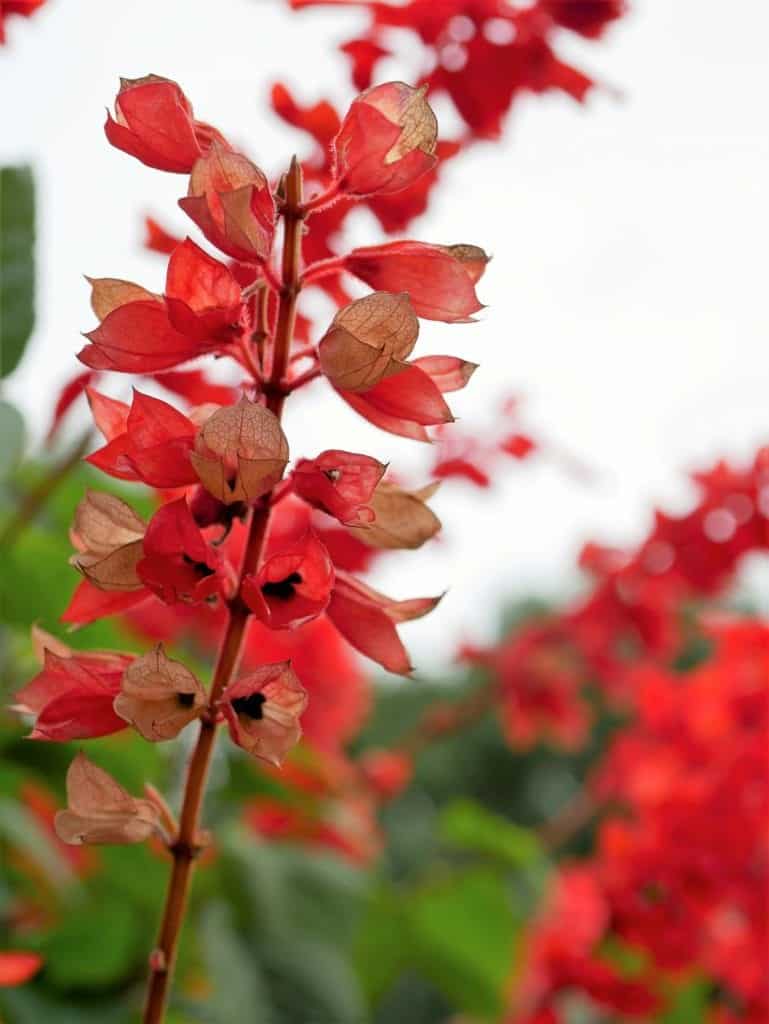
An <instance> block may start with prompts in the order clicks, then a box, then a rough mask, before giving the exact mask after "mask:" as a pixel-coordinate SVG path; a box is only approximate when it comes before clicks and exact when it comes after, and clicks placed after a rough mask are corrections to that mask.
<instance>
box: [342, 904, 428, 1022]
mask: <svg viewBox="0 0 769 1024" xmlns="http://www.w3.org/2000/svg"><path fill="white" fill-rule="evenodd" d="M413 956H414V951H413V948H412V944H411V942H410V933H409V930H408V922H407V919H406V914H405V910H404V908H403V907H402V906H401V901H400V899H399V897H398V894H397V892H396V891H395V889H394V888H393V887H391V886H381V887H379V888H378V889H376V890H375V891H374V892H373V893H372V894H371V898H370V899H369V902H368V906H367V908H366V913H365V916H364V918H363V920H362V923H361V928H360V931H359V933H358V937H357V942H356V945H355V950H354V963H355V966H356V969H357V972H358V977H359V978H360V980H361V984H362V986H363V991H364V993H365V995H366V998H367V999H368V1001H369V1002H370V1003H371V1004H372V1005H375V1004H376V1003H378V1002H379V1000H380V999H381V997H382V996H383V995H384V994H385V992H387V990H388V989H389V988H390V987H391V986H392V984H393V982H394V981H395V980H396V978H397V977H398V975H399V973H400V972H401V970H402V969H403V968H404V967H406V966H407V965H408V964H409V962H410V961H411V960H413Z"/></svg>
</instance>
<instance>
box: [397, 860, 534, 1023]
mask: <svg viewBox="0 0 769 1024" xmlns="http://www.w3.org/2000/svg"><path fill="white" fill-rule="evenodd" d="M408 917H409V923H410V929H411V935H412V939H413V942H414V947H415V951H416V961H417V964H418V966H419V968H420V970H421V972H422V973H423V974H424V975H425V976H426V977H428V978H430V979H431V980H432V981H433V983H434V984H435V985H436V986H437V987H438V988H439V989H440V990H441V991H442V992H443V993H444V994H445V995H446V996H447V997H448V998H449V999H450V1000H451V1001H452V1002H453V1003H454V1004H455V1005H456V1006H457V1008H458V1009H460V1010H463V1011H465V1012H467V1013H475V1014H479V1015H481V1016H482V1017H486V1018H493V1017H495V1016H496V1015H497V1014H499V1013H500V1012H501V1011H502V1009H503V995H504V991H505V985H506V982H507V980H508V978H509V976H510V974H511V970H512V965H513V961H514V954H515V952H516V943H517V939H518V935H519V932H520V922H519V920H518V919H517V917H516V915H515V914H514V913H513V908H512V903H511V899H510V895H509V892H508V888H507V885H506V883H505V880H504V878H503V877H502V876H501V875H499V874H498V873H496V872H494V871H492V870H490V869H485V868H479V869H474V870H472V871H469V872H466V873H464V874H462V875H452V876H450V877H447V878H446V879H445V880H442V881H440V882H437V883H436V882H431V883H430V884H428V885H427V886H425V887H424V888H423V889H422V890H421V891H418V892H416V893H415V894H414V895H413V896H412V898H411V900H410V901H409V915H408Z"/></svg>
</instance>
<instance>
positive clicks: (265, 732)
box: [221, 661, 307, 765]
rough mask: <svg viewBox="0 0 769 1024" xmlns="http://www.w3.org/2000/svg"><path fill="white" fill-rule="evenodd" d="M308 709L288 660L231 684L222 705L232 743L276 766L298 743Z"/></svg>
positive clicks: (302, 690) (224, 694) (301, 688)
mask: <svg viewBox="0 0 769 1024" xmlns="http://www.w3.org/2000/svg"><path fill="white" fill-rule="evenodd" d="M306 706H307V694H306V692H305V690H304V688H303V687H302V685H301V683H300V682H299V680H298V679H297V678H296V676H295V675H294V673H293V671H292V669H291V665H290V664H289V662H287V661H286V662H279V663H278V664H276V665H262V666H261V667H260V668H258V669H256V670H255V671H254V672H252V673H250V674H249V675H247V676H244V677H243V678H242V679H238V680H237V682H234V683H230V685H229V686H228V687H227V689H226V690H225V691H224V693H223V695H222V702H221V710H222V713H223V715H224V717H225V720H226V722H227V725H228V727H229V730H230V736H231V738H232V742H233V743H236V744H237V745H238V746H239V747H243V749H244V750H246V751H248V753H249V754H253V755H254V756H255V757H259V758H262V759H263V760H265V761H269V762H270V763H271V764H275V765H279V764H280V763H281V761H282V760H283V758H284V757H285V756H286V754H287V753H288V751H289V750H290V749H291V748H292V747H293V746H295V745H296V744H297V743H298V742H299V737H300V736H301V735H302V729H301V725H300V721H299V720H300V718H301V716H302V713H303V711H304V709H305V707H306Z"/></svg>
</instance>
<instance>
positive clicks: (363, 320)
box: [318, 292, 419, 392]
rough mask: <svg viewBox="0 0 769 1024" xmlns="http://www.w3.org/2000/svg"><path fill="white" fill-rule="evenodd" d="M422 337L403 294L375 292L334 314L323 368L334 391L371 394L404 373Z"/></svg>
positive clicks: (323, 345) (321, 347) (324, 343)
mask: <svg viewBox="0 0 769 1024" xmlns="http://www.w3.org/2000/svg"><path fill="white" fill-rule="evenodd" d="M418 335H419V321H418V320H417V317H416V314H415V313H414V310H413V309H412V307H411V303H410V302H409V298H408V295H407V294H406V293H405V292H402V293H400V294H397V295H396V294H393V293H392V292H373V293H372V294H371V295H367V296H366V297H365V298H363V299H358V300H357V301H355V302H351V303H350V305H349V306H345V307H344V309H340V310H339V312H338V313H337V314H336V316H335V317H334V319H333V321H332V323H331V326H330V327H329V329H328V330H327V331H326V333H325V334H324V335H323V337H322V338H321V341H320V344H319V346H318V353H319V356H320V365H321V369H322V370H323V373H324V374H325V376H326V377H327V378H328V379H329V380H330V381H331V383H332V384H333V385H334V387H336V388H342V389H344V390H345V391H352V392H360V391H368V390H369V389H370V388H373V387H374V386H375V385H376V384H378V383H379V381H381V380H384V378H385V377H390V376H392V375H393V374H396V373H399V372H400V371H401V370H402V369H403V367H404V362H403V361H404V360H405V359H406V358H407V356H409V355H410V354H411V352H412V350H413V348H414V345H415V344H416V341H417V337H418Z"/></svg>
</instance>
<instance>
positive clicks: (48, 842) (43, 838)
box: [0, 798, 72, 886]
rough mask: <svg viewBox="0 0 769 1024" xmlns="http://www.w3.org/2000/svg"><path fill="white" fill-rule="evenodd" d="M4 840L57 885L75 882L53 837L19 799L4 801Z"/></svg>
mask: <svg viewBox="0 0 769 1024" xmlns="http://www.w3.org/2000/svg"><path fill="white" fill-rule="evenodd" d="M0 840H3V841H5V842H7V843H8V844H9V845H10V846H13V847H15V848H16V849H17V850H18V851H20V852H21V853H23V854H24V856H26V857H29V859H30V860H31V861H32V862H33V863H34V864H36V865H37V867H38V868H39V869H41V870H42V871H43V872H44V873H45V875H46V877H47V878H48V879H49V880H50V881H51V882H52V883H53V884H54V885H56V886H63V885H65V884H66V883H67V882H69V881H71V880H72V872H71V871H70V869H69V866H68V865H67V862H66V860H64V858H63V857H62V856H61V855H60V853H59V851H58V850H57V849H56V847H55V845H54V843H53V841H52V839H51V837H49V836H48V835H47V834H46V833H45V832H44V831H43V829H42V828H41V826H40V825H39V823H38V822H37V821H36V820H35V818H34V817H33V816H32V815H31V814H30V813H29V811H27V810H26V808H24V807H22V806H21V804H18V803H16V801H15V800H12V799H5V798H3V799H0Z"/></svg>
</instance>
